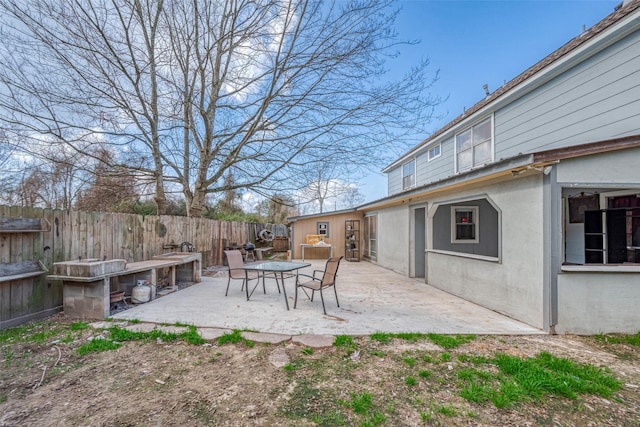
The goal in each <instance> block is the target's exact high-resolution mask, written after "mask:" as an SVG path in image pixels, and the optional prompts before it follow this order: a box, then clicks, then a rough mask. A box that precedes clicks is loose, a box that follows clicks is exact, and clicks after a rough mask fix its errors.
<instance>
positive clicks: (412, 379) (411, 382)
mask: <svg viewBox="0 0 640 427" xmlns="http://www.w3.org/2000/svg"><path fill="white" fill-rule="evenodd" d="M404 383H405V384H406V385H408V386H410V387H413V386H414V385H416V384H418V381H417V380H416V379H415V377H412V376H408V377H406V378H405V379H404Z"/></svg>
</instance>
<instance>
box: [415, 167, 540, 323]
mask: <svg viewBox="0 0 640 427" xmlns="http://www.w3.org/2000/svg"><path fill="white" fill-rule="evenodd" d="M481 194H486V195H487V196H488V197H490V198H491V199H492V200H493V202H494V203H495V204H496V206H497V208H498V209H500V210H501V213H502V215H501V216H502V220H501V227H502V238H501V261H500V262H495V261H485V260H480V259H473V258H467V257H462V256H456V255H450V254H442V253H435V252H429V254H428V256H427V282H428V283H429V284H430V285H432V286H435V287H438V288H440V289H443V290H445V291H447V292H450V293H452V294H455V295H458V296H461V297H463V298H465V299H467V300H469V301H473V302H475V303H478V304H480V305H483V306H485V307H487V308H490V309H492V310H495V311H498V312H500V313H504V314H507V315H509V316H511V317H513V318H515V319H518V320H520V321H523V322H526V323H528V324H530V325H532V326H535V327H538V328H543V313H544V304H543V302H544V301H543V288H544V283H543V271H544V268H543V267H544V264H543V261H544V253H543V241H544V236H543V232H542V230H543V229H544V228H543V209H542V206H543V204H542V201H543V200H542V198H543V192H542V178H541V177H540V176H539V175H537V176H531V177H521V178H517V179H516V178H514V179H511V180H509V181H506V182H503V183H500V184H494V185H491V186H487V187H484V188H482V189H481V191H480V190H474V191H469V192H467V193H457V194H455V195H453V194H452V195H450V196H448V197H446V196H445V197H442V198H439V199H437V200H431V201H430V202H434V203H437V202H440V203H451V202H454V201H455V200H456V199H462V198H464V197H476V196H479V195H481ZM430 205H431V203H430Z"/></svg>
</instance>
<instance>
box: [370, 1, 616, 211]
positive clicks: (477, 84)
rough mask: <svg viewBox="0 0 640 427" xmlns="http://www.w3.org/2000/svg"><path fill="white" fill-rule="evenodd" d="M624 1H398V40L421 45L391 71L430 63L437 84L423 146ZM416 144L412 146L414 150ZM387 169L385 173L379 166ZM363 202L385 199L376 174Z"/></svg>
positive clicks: (402, 53) (409, 49)
mask: <svg viewBox="0 0 640 427" xmlns="http://www.w3.org/2000/svg"><path fill="white" fill-rule="evenodd" d="M621 2H622V0H615V1H610V0H499V1H489V0H465V1H462V0H412V1H400V2H399V5H400V7H401V8H402V10H401V11H400V14H399V16H398V18H397V20H396V31H397V32H398V34H399V37H400V38H401V39H409V40H420V43H419V44H417V45H414V46H407V47H405V48H403V49H401V50H400V57H399V58H398V59H397V60H395V61H394V63H392V64H389V66H390V69H391V72H392V74H393V73H399V74H402V73H403V72H404V71H405V70H407V69H408V68H410V67H411V65H412V64H415V63H417V62H418V60H419V59H421V58H428V59H429V61H430V68H431V70H432V72H434V73H435V72H436V71H437V70H439V80H438V81H437V82H436V83H435V85H434V86H433V87H432V88H431V93H432V94H433V95H436V96H439V97H441V98H447V99H446V101H444V102H443V103H442V104H440V105H439V106H437V107H436V111H435V114H436V115H437V116H442V118H441V119H438V120H433V121H432V122H431V123H429V124H426V126H425V135H424V138H422V139H426V138H427V137H428V136H429V134H430V133H433V132H435V131H436V130H438V129H439V128H441V127H442V126H444V125H445V124H447V123H448V122H450V121H451V120H453V119H454V118H456V117H457V116H458V115H460V114H461V113H462V112H463V111H464V109H465V108H469V107H471V106H473V105H474V104H475V103H476V102H478V101H480V100H481V99H482V98H483V97H484V96H485V92H484V89H483V85H485V84H487V85H488V87H489V91H491V92H493V91H494V90H496V89H497V88H499V87H500V86H502V85H503V84H504V83H505V82H507V81H509V80H511V79H512V78H514V77H516V76H517V75H519V74H520V73H522V72H523V71H525V70H526V69H527V68H529V67H530V66H532V65H534V64H535V63H537V62H538V61H539V60H541V59H542V58H544V57H545V56H547V55H548V54H550V53H551V52H553V51H555V50H556V49H558V48H560V47H561V46H562V45H563V44H565V43H566V42H568V41H569V40H571V39H572V38H574V37H576V36H577V35H579V34H580V33H581V32H582V30H583V26H584V27H585V28H586V29H589V28H590V27H592V26H593V25H594V24H596V23H598V22H599V21H601V20H602V19H603V18H604V17H606V16H607V15H609V14H610V13H612V12H613V11H614V7H615V6H616V5H618V4H620V3H621ZM422 139H419V140H416V141H415V144H418V143H419V142H421V140H422ZM385 166H386V165H385ZM359 189H360V192H361V193H362V194H363V195H364V196H365V198H366V201H367V202H370V201H372V200H377V199H380V198H383V197H385V196H386V195H387V192H386V190H387V180H386V176H385V175H384V174H382V173H379V171H374V173H372V174H371V175H370V176H369V177H368V178H367V179H365V180H363V181H362V182H361V185H360V186H359Z"/></svg>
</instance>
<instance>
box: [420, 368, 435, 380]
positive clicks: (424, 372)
mask: <svg viewBox="0 0 640 427" xmlns="http://www.w3.org/2000/svg"><path fill="white" fill-rule="evenodd" d="M418 375H420V378H430V377H432V376H433V372H431V371H427V370H426V369H422V370H421V371H420V373H419V374H418Z"/></svg>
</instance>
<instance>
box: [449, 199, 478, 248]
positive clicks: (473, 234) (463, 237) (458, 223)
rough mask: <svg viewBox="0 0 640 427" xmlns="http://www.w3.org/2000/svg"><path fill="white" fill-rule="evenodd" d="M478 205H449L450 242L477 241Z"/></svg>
mask: <svg viewBox="0 0 640 427" xmlns="http://www.w3.org/2000/svg"><path fill="white" fill-rule="evenodd" d="M478 237H479V236H478V207H477V206H451V243H478V241H479V239H478Z"/></svg>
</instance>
